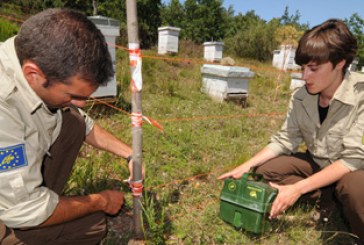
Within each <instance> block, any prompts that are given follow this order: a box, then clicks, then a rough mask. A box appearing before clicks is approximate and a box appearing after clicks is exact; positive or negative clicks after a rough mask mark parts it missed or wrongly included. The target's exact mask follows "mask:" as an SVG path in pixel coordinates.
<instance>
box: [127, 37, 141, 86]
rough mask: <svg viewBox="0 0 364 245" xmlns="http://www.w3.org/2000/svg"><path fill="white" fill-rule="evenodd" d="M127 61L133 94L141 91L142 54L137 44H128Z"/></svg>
mask: <svg viewBox="0 0 364 245" xmlns="http://www.w3.org/2000/svg"><path fill="white" fill-rule="evenodd" d="M129 60H130V67H131V89H132V91H133V92H138V91H141V90H142V84H143V80H142V53H141V52H140V49H139V44H138V43H129Z"/></svg>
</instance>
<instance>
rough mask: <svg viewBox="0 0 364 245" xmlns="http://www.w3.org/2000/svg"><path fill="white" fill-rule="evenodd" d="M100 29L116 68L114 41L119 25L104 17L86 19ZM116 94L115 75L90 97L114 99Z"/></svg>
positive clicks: (116, 21)
mask: <svg viewBox="0 0 364 245" xmlns="http://www.w3.org/2000/svg"><path fill="white" fill-rule="evenodd" d="M88 18H89V19H90V20H91V21H92V22H93V23H94V24H95V25H96V26H97V28H99V29H100V31H101V33H102V34H103V35H104V37H105V39H106V42H107V44H108V50H109V53H110V55H111V59H112V62H113V65H114V70H115V67H116V49H115V39H116V37H117V36H119V33H120V27H119V26H120V24H119V21H118V20H115V19H112V18H108V17H104V16H90V17H88ZM116 93H117V87H116V75H114V77H113V78H112V79H111V80H110V81H109V82H108V83H107V85H106V86H100V87H99V88H98V89H97V90H96V91H95V92H94V93H93V94H92V95H91V96H92V97H115V96H116Z"/></svg>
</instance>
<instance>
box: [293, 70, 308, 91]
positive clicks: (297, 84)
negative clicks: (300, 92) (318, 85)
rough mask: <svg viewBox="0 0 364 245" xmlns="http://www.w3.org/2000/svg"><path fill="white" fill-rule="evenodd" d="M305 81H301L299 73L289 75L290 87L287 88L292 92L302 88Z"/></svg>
mask: <svg viewBox="0 0 364 245" xmlns="http://www.w3.org/2000/svg"><path fill="white" fill-rule="evenodd" d="M305 83H306V82H305V81H304V80H302V74H301V73H298V72H297V73H291V85H290V86H289V88H290V89H292V90H294V89H296V88H299V87H302V86H303V85H305Z"/></svg>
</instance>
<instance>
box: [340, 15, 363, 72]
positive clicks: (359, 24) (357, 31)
mask: <svg viewBox="0 0 364 245" xmlns="http://www.w3.org/2000/svg"><path fill="white" fill-rule="evenodd" d="M344 21H345V23H346V24H347V25H348V27H349V29H350V30H351V32H352V33H353V35H354V36H355V37H356V40H357V42H358V58H359V64H358V66H359V67H361V66H363V65H364V19H363V18H362V17H360V16H359V14H358V13H354V14H353V15H352V16H351V17H350V18H349V19H345V20H344Z"/></svg>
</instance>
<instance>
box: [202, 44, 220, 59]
mask: <svg viewBox="0 0 364 245" xmlns="http://www.w3.org/2000/svg"><path fill="white" fill-rule="evenodd" d="M203 46H204V59H205V60H206V61H210V62H214V61H220V60H221V59H222V50H223V46H224V43H222V42H204V43H203Z"/></svg>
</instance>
